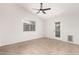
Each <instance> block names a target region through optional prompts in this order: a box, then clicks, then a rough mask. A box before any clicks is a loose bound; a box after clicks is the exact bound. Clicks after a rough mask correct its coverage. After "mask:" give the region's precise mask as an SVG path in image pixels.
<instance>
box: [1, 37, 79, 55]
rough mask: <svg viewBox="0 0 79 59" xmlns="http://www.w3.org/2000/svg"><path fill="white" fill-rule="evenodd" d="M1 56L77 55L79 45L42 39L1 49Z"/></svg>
mask: <svg viewBox="0 0 79 59" xmlns="http://www.w3.org/2000/svg"><path fill="white" fill-rule="evenodd" d="M0 54H1V55H3V54H4V55H52V54H54V55H64V54H66V55H67V54H68V55H70V54H71V55H72V54H73V55H76V54H79V45H76V44H71V43H67V42H63V41H59V40H56V39H48V38H40V39H35V40H30V41H24V42H20V43H16V44H11V45H6V46H2V47H0Z"/></svg>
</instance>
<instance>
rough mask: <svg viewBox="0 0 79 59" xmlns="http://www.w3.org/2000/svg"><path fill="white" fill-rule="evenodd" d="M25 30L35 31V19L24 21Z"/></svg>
mask: <svg viewBox="0 0 79 59" xmlns="http://www.w3.org/2000/svg"><path fill="white" fill-rule="evenodd" d="M23 31H35V22H34V21H27V22H24V23H23Z"/></svg>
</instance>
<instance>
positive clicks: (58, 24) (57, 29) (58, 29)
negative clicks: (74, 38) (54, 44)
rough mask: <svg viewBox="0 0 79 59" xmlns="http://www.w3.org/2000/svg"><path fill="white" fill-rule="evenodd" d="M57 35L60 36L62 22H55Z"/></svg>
mask: <svg viewBox="0 0 79 59" xmlns="http://www.w3.org/2000/svg"><path fill="white" fill-rule="evenodd" d="M55 37H57V38H60V22H55Z"/></svg>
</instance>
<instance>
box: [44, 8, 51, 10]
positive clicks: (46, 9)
mask: <svg viewBox="0 0 79 59" xmlns="http://www.w3.org/2000/svg"><path fill="white" fill-rule="evenodd" d="M43 10H51V8H46V9H43Z"/></svg>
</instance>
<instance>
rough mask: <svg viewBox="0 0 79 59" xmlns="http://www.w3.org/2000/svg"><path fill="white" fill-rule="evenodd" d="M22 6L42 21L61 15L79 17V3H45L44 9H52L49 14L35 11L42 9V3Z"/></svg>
mask: <svg viewBox="0 0 79 59" xmlns="http://www.w3.org/2000/svg"><path fill="white" fill-rule="evenodd" d="M21 5H22V6H23V7H24V8H25V9H27V10H29V11H30V12H31V13H34V14H35V15H37V16H38V17H40V18H42V19H50V18H52V17H55V16H61V15H79V3H44V4H43V7H44V8H51V10H48V11H46V13H47V14H43V13H41V12H40V13H39V14H37V13H36V12H37V10H34V9H39V8H40V3H23V4H21Z"/></svg>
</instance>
